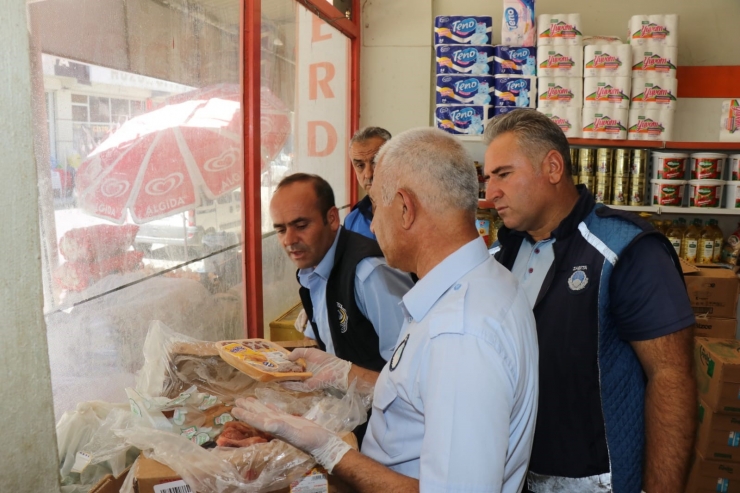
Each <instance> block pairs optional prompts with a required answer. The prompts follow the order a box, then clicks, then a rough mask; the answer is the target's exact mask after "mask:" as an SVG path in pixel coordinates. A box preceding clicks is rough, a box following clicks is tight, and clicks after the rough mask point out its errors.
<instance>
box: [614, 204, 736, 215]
mask: <svg viewBox="0 0 740 493" xmlns="http://www.w3.org/2000/svg"><path fill="white" fill-rule="evenodd" d="M609 207H611V208H612V209H619V210H623V211H632V212H652V213H654V214H684V215H687V216H692V215H693V216H740V209H710V208H701V207H669V206H660V205H636V206H633V205H609Z"/></svg>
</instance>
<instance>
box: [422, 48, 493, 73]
mask: <svg viewBox="0 0 740 493" xmlns="http://www.w3.org/2000/svg"><path fill="white" fill-rule="evenodd" d="M435 51H436V55H437V73H438V74H471V75H489V74H492V73H493V70H492V68H493V46H486V45H481V46H470V45H437V47H436V48H435Z"/></svg>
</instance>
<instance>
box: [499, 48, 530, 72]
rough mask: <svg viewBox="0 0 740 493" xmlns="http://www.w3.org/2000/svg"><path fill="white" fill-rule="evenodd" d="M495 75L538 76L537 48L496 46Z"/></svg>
mask: <svg viewBox="0 0 740 493" xmlns="http://www.w3.org/2000/svg"><path fill="white" fill-rule="evenodd" d="M493 73H494V74H496V75H527V76H535V75H537V48H535V47H533V46H522V47H513V46H501V45H499V46H494V47H493Z"/></svg>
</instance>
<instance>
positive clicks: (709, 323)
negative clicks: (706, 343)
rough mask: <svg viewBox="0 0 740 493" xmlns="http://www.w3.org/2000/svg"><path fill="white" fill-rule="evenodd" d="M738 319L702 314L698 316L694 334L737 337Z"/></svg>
mask: <svg viewBox="0 0 740 493" xmlns="http://www.w3.org/2000/svg"><path fill="white" fill-rule="evenodd" d="M736 331H737V319H734V318H711V317H704V316H703V315H700V316H698V317H696V325H695V326H694V336H696V337H711V338H714V339H735V333H736Z"/></svg>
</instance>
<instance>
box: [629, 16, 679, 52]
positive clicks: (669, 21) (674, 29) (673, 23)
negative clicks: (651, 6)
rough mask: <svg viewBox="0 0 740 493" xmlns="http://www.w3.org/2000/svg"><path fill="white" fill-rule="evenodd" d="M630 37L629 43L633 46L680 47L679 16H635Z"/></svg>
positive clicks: (630, 27) (630, 28)
mask: <svg viewBox="0 0 740 493" xmlns="http://www.w3.org/2000/svg"><path fill="white" fill-rule="evenodd" d="M628 35H629V36H628V37H627V42H628V43H630V44H633V45H645V44H649V43H656V44H660V45H664V46H678V15H676V14H662V15H661V14H659V15H633V16H632V18H631V19H630V21H629V33H628Z"/></svg>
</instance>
